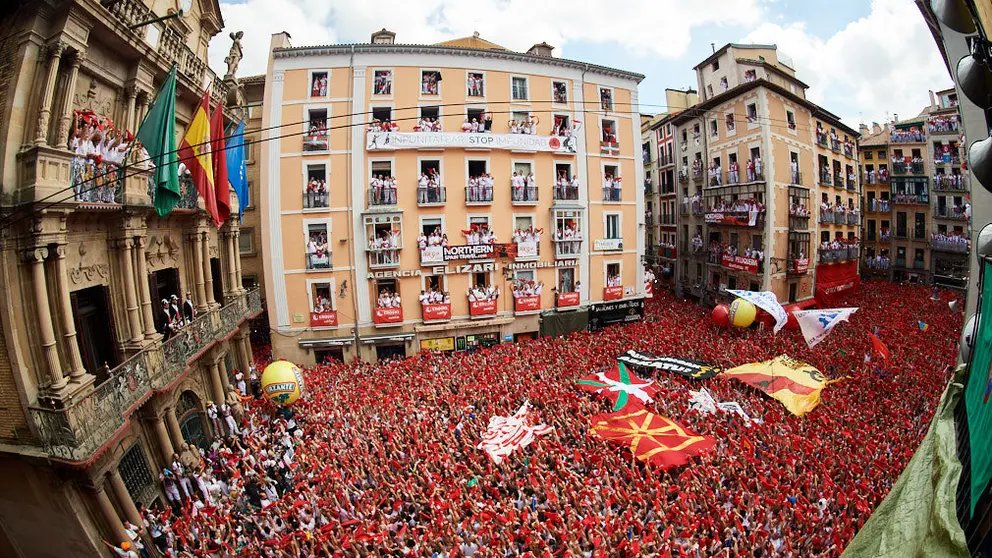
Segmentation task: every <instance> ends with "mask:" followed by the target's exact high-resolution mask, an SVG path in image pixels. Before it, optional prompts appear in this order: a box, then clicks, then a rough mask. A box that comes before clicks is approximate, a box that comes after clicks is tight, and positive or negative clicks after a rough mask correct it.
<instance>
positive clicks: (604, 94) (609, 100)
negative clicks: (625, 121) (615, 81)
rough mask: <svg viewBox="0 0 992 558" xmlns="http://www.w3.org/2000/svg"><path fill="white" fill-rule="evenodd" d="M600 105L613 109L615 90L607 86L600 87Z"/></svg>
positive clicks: (604, 108) (606, 108)
mask: <svg viewBox="0 0 992 558" xmlns="http://www.w3.org/2000/svg"><path fill="white" fill-rule="evenodd" d="M599 106H600V108H602V109H603V110H606V111H610V110H613V90H612V89H609V88H607V87H600V88H599Z"/></svg>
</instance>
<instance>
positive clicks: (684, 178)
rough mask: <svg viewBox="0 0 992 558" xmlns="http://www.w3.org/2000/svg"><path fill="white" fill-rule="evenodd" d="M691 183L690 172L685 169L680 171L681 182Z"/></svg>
mask: <svg viewBox="0 0 992 558" xmlns="http://www.w3.org/2000/svg"><path fill="white" fill-rule="evenodd" d="M688 183H689V173H687V172H685V171H679V184H688Z"/></svg>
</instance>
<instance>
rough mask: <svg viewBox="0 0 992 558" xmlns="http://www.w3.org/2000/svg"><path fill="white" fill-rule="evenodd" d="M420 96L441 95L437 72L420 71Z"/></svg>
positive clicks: (439, 74)
mask: <svg viewBox="0 0 992 558" xmlns="http://www.w3.org/2000/svg"><path fill="white" fill-rule="evenodd" d="M420 94H421V95H440V94H441V72H439V71H437V70H421V71H420Z"/></svg>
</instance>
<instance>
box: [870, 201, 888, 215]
mask: <svg viewBox="0 0 992 558" xmlns="http://www.w3.org/2000/svg"><path fill="white" fill-rule="evenodd" d="M868 211H869V213H889V212H891V211H892V205H891V204H890V203H889V200H882V199H878V198H872V200H871V204H869V206H868Z"/></svg>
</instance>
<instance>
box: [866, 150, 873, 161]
mask: <svg viewBox="0 0 992 558" xmlns="http://www.w3.org/2000/svg"><path fill="white" fill-rule="evenodd" d="M872 158H873V155H872V152H871V151H865V161H871V160H872Z"/></svg>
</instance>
